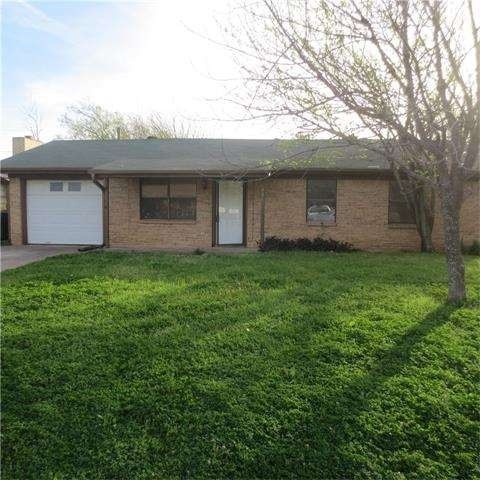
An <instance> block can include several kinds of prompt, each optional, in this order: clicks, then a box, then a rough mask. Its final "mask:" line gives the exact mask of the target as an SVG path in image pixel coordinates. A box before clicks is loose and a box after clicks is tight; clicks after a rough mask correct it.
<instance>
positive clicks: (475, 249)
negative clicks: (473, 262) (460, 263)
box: [462, 240, 480, 257]
mask: <svg viewBox="0 0 480 480" xmlns="http://www.w3.org/2000/svg"><path fill="white" fill-rule="evenodd" d="M462 253H463V254H465V255H476V256H477V257H478V256H480V241H479V240H474V241H473V242H472V243H471V244H470V245H465V244H464V243H463V241H462Z"/></svg>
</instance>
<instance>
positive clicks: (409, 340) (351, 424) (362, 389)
mask: <svg viewBox="0 0 480 480" xmlns="http://www.w3.org/2000/svg"><path fill="white" fill-rule="evenodd" d="M457 308H458V307H455V306H451V305H441V306H439V307H438V308H436V309H435V310H433V311H431V312H430V313H428V314H427V315H426V316H425V317H424V318H423V320H421V321H420V322H419V323H416V324H415V325H413V326H411V327H410V328H409V329H408V330H407V331H406V332H405V333H403V334H402V335H401V336H400V337H399V338H398V339H397V340H396V342H395V344H394V346H393V347H392V348H390V349H389V350H387V351H384V352H379V354H377V356H376V357H377V358H376V361H375V363H374V364H373V365H372V366H371V367H370V369H369V370H368V373H367V374H366V375H363V376H361V377H359V378H357V379H356V380H354V381H353V382H349V383H347V384H346V385H345V386H343V387H342V388H341V390H340V391H338V392H337V394H336V395H335V398H334V399H332V401H331V402H330V403H328V404H327V405H325V406H324V409H323V413H324V415H322V418H318V417H317V418H316V420H318V421H319V422H321V423H322V430H324V431H325V430H327V431H334V432H335V434H334V435H333V438H331V444H330V446H329V448H328V452H327V455H326V458H325V464H324V465H325V468H326V470H328V471H329V472H332V474H334V475H335V478H343V477H345V478H350V477H351V476H352V475H353V473H354V469H353V470H352V467H353V465H352V464H351V463H350V462H349V461H348V460H347V459H345V458H344V453H345V451H344V447H345V446H346V444H348V442H349V441H350V440H351V437H352V433H353V432H354V431H355V424H356V421H357V420H358V419H359V417H360V416H361V415H362V414H364V413H367V412H368V411H369V410H370V408H371V401H372V399H374V398H375V396H376V395H377V394H378V393H379V391H380V390H381V388H382V386H383V385H385V384H386V383H387V382H388V381H389V380H390V379H392V378H393V377H395V376H397V375H399V374H401V373H402V371H403V370H404V369H405V368H407V367H408V366H409V364H410V362H411V357H412V353H413V351H414V350H415V349H416V348H417V347H418V346H419V345H420V344H421V343H422V342H423V341H424V339H425V338H426V337H427V336H428V335H429V334H430V333H431V332H433V331H435V330H436V329H438V328H440V327H441V326H442V325H444V324H445V323H447V322H448V321H449V319H450V317H451V315H452V313H453V312H454V311H455V310H456V309H457Z"/></svg>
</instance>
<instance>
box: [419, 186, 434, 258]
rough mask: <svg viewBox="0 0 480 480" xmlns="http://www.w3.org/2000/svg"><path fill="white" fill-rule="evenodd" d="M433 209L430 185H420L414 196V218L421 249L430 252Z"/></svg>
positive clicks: (431, 247) (431, 249)
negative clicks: (416, 194)
mask: <svg viewBox="0 0 480 480" xmlns="http://www.w3.org/2000/svg"><path fill="white" fill-rule="evenodd" d="M434 211H435V195H434V193H433V192H432V189H431V187H428V186H426V185H422V186H420V191H419V194H418V196H417V198H416V208H415V220H416V224H417V231H418V233H419V235H420V240H421V251H422V252H428V253H431V252H433V251H434V249H433V241H432V231H433V222H434V218H435V217H434Z"/></svg>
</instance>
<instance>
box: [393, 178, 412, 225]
mask: <svg viewBox="0 0 480 480" xmlns="http://www.w3.org/2000/svg"><path fill="white" fill-rule="evenodd" d="M388 223H415V220H414V218H413V215H412V212H411V210H410V207H409V206H408V203H407V199H406V198H405V196H404V195H403V193H402V191H401V190H400V187H399V185H398V183H397V181H396V180H392V181H391V182H390V193H389V197H388Z"/></svg>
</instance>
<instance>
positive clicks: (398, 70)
mask: <svg viewBox="0 0 480 480" xmlns="http://www.w3.org/2000/svg"><path fill="white" fill-rule="evenodd" d="M243 11H244V14H245V16H246V18H245V19H244V20H243V21H238V18H237V20H236V24H237V25H238V24H241V25H244V26H245V28H244V30H243V31H241V32H238V30H237V31H236V32H234V31H233V30H232V37H233V39H234V40H235V43H234V44H233V43H231V45H233V46H232V48H233V49H234V50H235V51H236V52H237V53H238V55H237V59H238V61H239V62H240V63H241V65H242V68H243V69H244V71H246V72H247V77H246V83H247V87H251V86H253V90H252V89H249V90H248V91H249V92H250V95H249V98H248V100H247V101H245V100H240V103H241V104H243V105H244V106H245V107H246V108H247V109H248V111H249V112H251V115H252V116H258V115H260V116H267V117H279V116H288V117H291V118H293V119H295V120H296V122H297V126H298V128H299V131H300V132H302V134H304V135H307V136H316V135H318V134H325V133H328V134H330V135H332V136H334V137H338V138H341V139H344V140H346V141H348V142H349V143H352V144H355V143H361V144H362V145H363V146H364V147H365V146H366V147H367V148H369V149H370V150H373V151H376V152H377V153H380V154H382V155H384V156H385V157H386V158H387V159H388V160H389V161H390V162H391V165H392V167H393V170H394V172H395V175H396V177H397V179H398V180H399V181H400V185H401V187H402V190H403V191H404V193H405V195H406V197H407V199H408V201H409V204H410V205H411V207H412V210H413V211H414V212H415V218H416V221H417V226H418V228H419V232H420V233H421V235H422V240H423V241H424V242H426V245H424V247H425V248H426V249H430V248H431V227H432V225H433V208H434V204H433V201H434V194H433V192H436V193H438V195H439V197H440V201H441V212H442V220H443V229H444V244H445V252H446V260H447V270H448V281H449V293H448V299H449V300H450V301H452V302H458V301H462V300H463V299H464V298H465V280H464V264H463V259H462V255H461V239H460V208H461V205H462V201H463V196H464V187H465V182H466V181H467V180H469V179H470V178H471V177H472V176H473V175H474V174H475V172H474V169H475V164H476V162H477V161H478V152H479V141H480V105H479V99H480V43H479V29H478V26H477V24H478V20H477V19H476V17H475V15H474V11H473V6H472V1H471V0H468V1H467V3H464V2H458V1H455V2H452V1H447V0H415V1H409V0H309V1H308V2H307V1H304V0H285V1H282V2H277V1H273V0H263V1H262V2H254V3H253V4H252V3H251V2H249V3H248V4H246V5H245V6H244V9H243ZM467 27H468V32H470V34H471V35H468V32H467ZM467 38H470V39H471V41H468V42H467V40H466V39H467ZM361 137H363V138H365V137H370V138H372V139H375V141H372V142H366V143H365V141H364V140H362V141H360V138H361Z"/></svg>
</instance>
